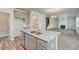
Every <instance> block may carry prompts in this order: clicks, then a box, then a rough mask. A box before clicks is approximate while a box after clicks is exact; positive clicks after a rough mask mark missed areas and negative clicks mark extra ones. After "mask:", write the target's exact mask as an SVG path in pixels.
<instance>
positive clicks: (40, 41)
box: [37, 39, 47, 48]
mask: <svg viewBox="0 0 79 59" xmlns="http://www.w3.org/2000/svg"><path fill="white" fill-rule="evenodd" d="M37 44H39V45H41V46H43V47H45V48H46V47H47V42H45V41H43V40H40V39H37Z"/></svg>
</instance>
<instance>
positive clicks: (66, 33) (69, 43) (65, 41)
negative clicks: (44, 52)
mask: <svg viewBox="0 0 79 59" xmlns="http://www.w3.org/2000/svg"><path fill="white" fill-rule="evenodd" d="M51 30H52V31H58V32H61V35H60V36H59V39H58V49H59V50H78V49H79V36H78V35H77V34H76V32H75V31H73V30H57V29H51Z"/></svg>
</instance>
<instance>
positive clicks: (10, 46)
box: [0, 29, 79, 50]
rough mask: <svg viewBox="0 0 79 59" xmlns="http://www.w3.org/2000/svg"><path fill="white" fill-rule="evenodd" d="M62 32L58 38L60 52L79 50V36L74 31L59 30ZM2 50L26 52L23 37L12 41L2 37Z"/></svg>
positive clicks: (0, 41) (0, 45) (0, 42)
mask: <svg viewBox="0 0 79 59" xmlns="http://www.w3.org/2000/svg"><path fill="white" fill-rule="evenodd" d="M52 31H56V32H61V35H60V36H59V37H58V38H59V39H58V50H79V36H78V35H77V34H76V32H75V31H73V30H57V29H54V30H53V29H52ZM0 50H25V48H24V40H23V37H16V38H15V40H14V41H11V40H10V39H9V37H0Z"/></svg>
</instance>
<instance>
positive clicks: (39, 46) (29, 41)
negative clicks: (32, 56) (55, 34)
mask: <svg viewBox="0 0 79 59" xmlns="http://www.w3.org/2000/svg"><path fill="white" fill-rule="evenodd" d="M25 48H26V49H27V50H48V49H49V50H55V49H56V38H54V39H53V40H51V41H49V42H47V41H43V40H41V39H38V38H36V37H34V36H31V35H29V34H25Z"/></svg>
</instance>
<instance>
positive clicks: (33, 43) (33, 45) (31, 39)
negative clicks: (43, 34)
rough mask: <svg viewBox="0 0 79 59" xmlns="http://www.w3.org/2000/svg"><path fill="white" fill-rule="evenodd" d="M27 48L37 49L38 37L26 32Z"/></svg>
mask: <svg viewBox="0 0 79 59" xmlns="http://www.w3.org/2000/svg"><path fill="white" fill-rule="evenodd" d="M25 48H26V49H27V50H35V49H36V38H34V37H32V36H30V35H28V34H25Z"/></svg>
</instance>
